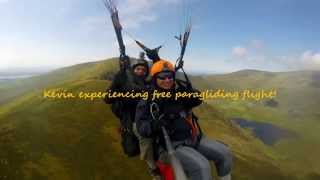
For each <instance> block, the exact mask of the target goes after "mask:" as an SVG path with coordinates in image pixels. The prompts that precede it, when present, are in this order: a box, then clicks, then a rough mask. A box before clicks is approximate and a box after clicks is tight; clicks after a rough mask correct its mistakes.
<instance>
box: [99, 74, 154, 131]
mask: <svg viewBox="0 0 320 180" xmlns="http://www.w3.org/2000/svg"><path fill="white" fill-rule="evenodd" d="M147 89H148V83H147V82H146V81H145V78H142V77H137V76H135V75H134V73H133V72H132V71H131V70H130V69H128V70H120V71H119V72H118V73H117V74H116V75H115V76H114V79H113V81H112V83H111V86H110V87H109V88H108V89H107V90H106V92H108V93H113V92H120V93H121V92H123V93H125V92H132V91H134V92H143V91H146V90H147ZM104 101H105V102H106V103H107V104H111V105H112V106H111V108H112V111H113V112H114V113H115V114H116V116H118V117H119V118H120V121H121V124H122V125H123V117H124V114H125V113H129V114H130V115H129V117H131V121H132V122H133V121H134V119H135V112H136V106H137V104H138V102H139V101H140V99H131V98H121V97H119V98H108V96H106V97H105V99H104ZM116 111H117V112H116ZM126 117H128V116H126Z"/></svg>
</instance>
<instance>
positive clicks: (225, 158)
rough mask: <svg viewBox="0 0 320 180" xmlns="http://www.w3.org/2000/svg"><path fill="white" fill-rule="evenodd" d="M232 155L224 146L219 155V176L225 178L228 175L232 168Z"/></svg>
mask: <svg viewBox="0 0 320 180" xmlns="http://www.w3.org/2000/svg"><path fill="white" fill-rule="evenodd" d="M232 159H233V157H232V153H231V150H230V149H229V148H228V147H227V146H226V147H225V148H224V150H223V151H222V153H221V162H220V163H219V164H220V166H221V167H220V168H219V169H220V172H218V173H219V176H225V175H227V174H229V173H230V171H231V168H232Z"/></svg>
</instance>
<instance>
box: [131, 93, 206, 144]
mask: <svg viewBox="0 0 320 180" xmlns="http://www.w3.org/2000/svg"><path fill="white" fill-rule="evenodd" d="M185 91H186V92H198V91H197V90H193V89H191V90H187V89H185V88H181V87H180V88H177V89H175V90H173V91H171V93H172V94H175V93H176V92H185ZM174 97H175V96H172V98H162V99H156V100H154V101H150V100H149V101H144V100H141V101H140V102H139V104H138V105H137V110H136V116H135V121H136V124H137V129H138V132H139V133H140V134H141V135H142V136H144V137H155V136H161V132H160V134H159V132H155V130H154V129H153V126H152V123H153V121H154V120H153V117H152V115H151V112H150V106H151V104H152V103H156V104H157V106H158V107H159V113H158V115H161V116H163V118H162V120H163V121H165V124H166V126H165V128H166V129H167V131H168V132H169V136H170V138H171V140H173V141H183V140H186V139H188V138H191V127H190V125H189V124H188V123H187V121H186V119H185V117H184V116H183V114H187V113H188V112H189V111H190V110H192V108H193V107H196V106H198V105H200V104H201V103H202V100H200V98H179V99H178V100H175V99H174Z"/></svg>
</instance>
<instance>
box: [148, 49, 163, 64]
mask: <svg viewBox="0 0 320 180" xmlns="http://www.w3.org/2000/svg"><path fill="white" fill-rule="evenodd" d="M146 53H147V56H148V58H149V59H151V60H153V61H157V60H159V59H160V57H159V55H158V51H156V50H148V51H146Z"/></svg>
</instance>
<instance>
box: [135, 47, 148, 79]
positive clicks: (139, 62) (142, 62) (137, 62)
mask: <svg viewBox="0 0 320 180" xmlns="http://www.w3.org/2000/svg"><path fill="white" fill-rule="evenodd" d="M137 66H144V67H145V68H146V73H147V74H146V76H147V75H148V74H149V63H148V61H147V60H145V59H144V52H141V53H140V57H139V59H133V60H132V63H131V68H132V71H134V69H135V68H136V67H137Z"/></svg>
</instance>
